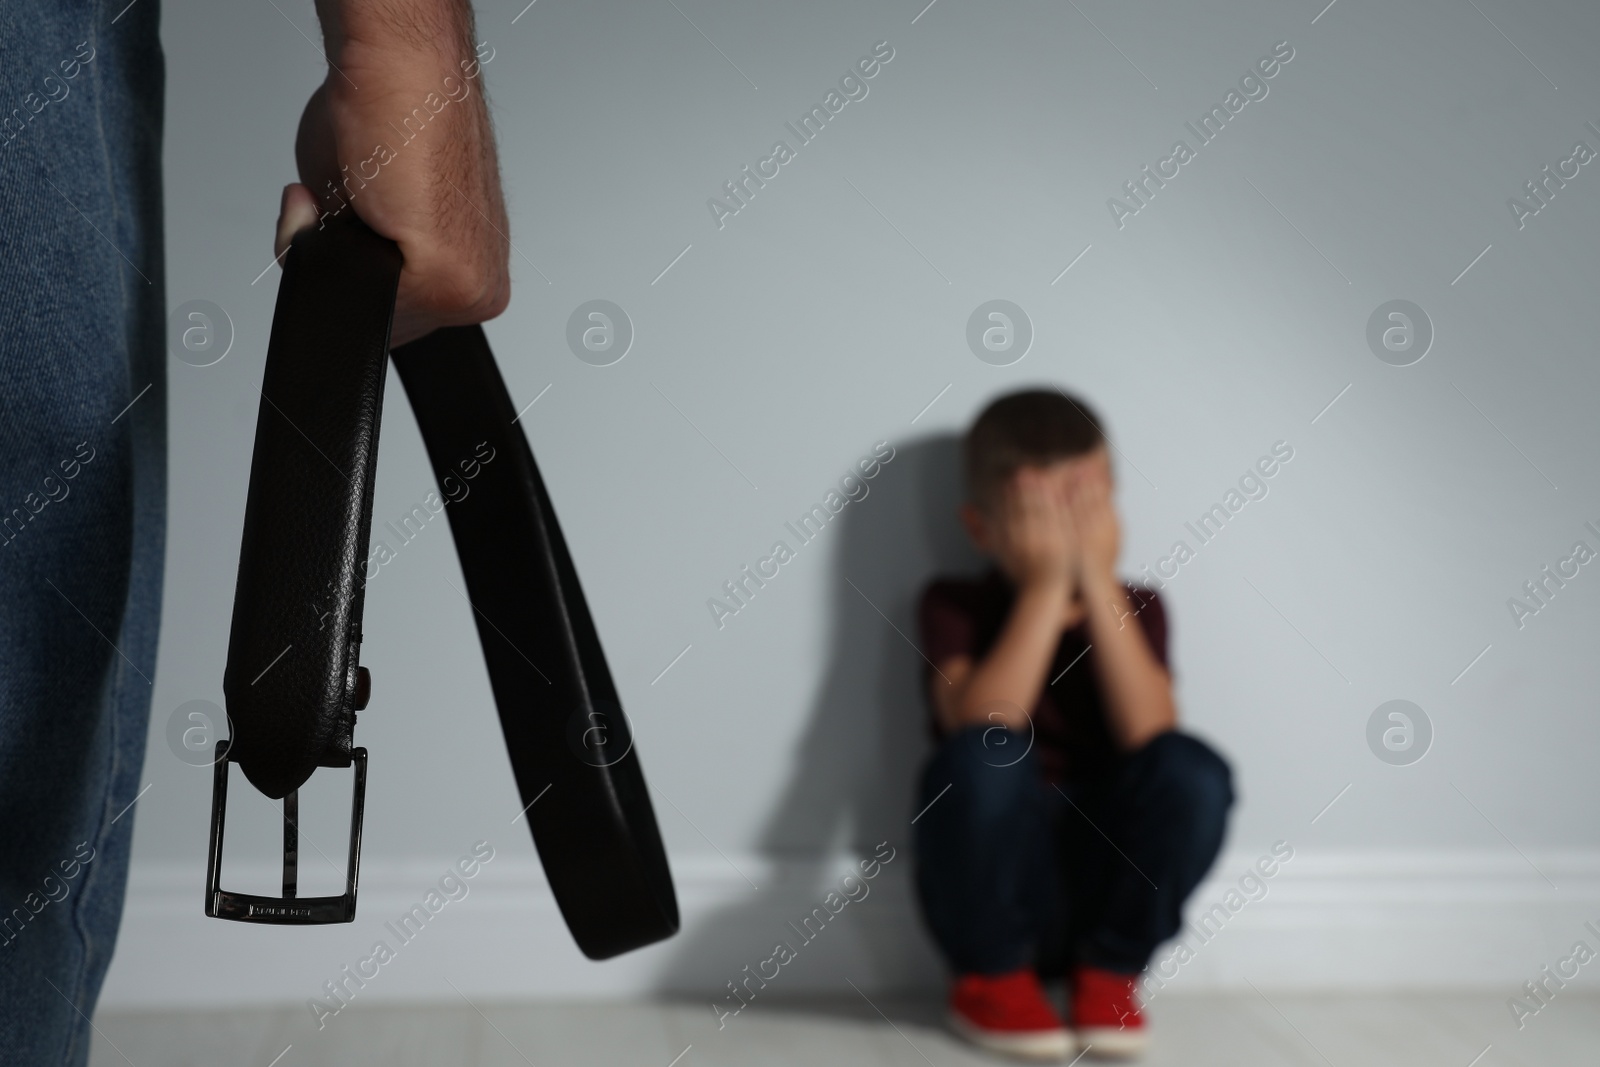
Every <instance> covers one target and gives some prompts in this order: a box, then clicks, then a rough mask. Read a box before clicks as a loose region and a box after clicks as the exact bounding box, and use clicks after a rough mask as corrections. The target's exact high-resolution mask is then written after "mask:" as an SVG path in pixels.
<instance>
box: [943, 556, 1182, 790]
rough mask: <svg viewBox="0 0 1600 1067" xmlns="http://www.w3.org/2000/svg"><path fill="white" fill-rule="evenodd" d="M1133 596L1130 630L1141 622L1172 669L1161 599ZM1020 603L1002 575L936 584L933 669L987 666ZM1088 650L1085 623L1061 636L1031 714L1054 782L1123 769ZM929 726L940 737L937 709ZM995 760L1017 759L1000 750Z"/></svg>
mask: <svg viewBox="0 0 1600 1067" xmlns="http://www.w3.org/2000/svg"><path fill="white" fill-rule="evenodd" d="M1127 589H1128V599H1129V601H1130V602H1131V603H1132V606H1133V610H1134V614H1133V615H1131V616H1129V617H1127V618H1125V619H1124V620H1123V623H1124V624H1125V625H1132V624H1133V623H1135V622H1137V623H1138V625H1139V627H1140V629H1141V630H1142V631H1143V633H1144V636H1145V640H1146V641H1148V642H1149V643H1150V649H1151V651H1153V652H1154V653H1155V656H1156V658H1157V659H1158V660H1160V661H1161V665H1162V666H1164V667H1168V664H1167V613H1166V609H1165V607H1164V606H1163V605H1162V603H1161V598H1160V597H1158V596H1157V595H1156V594H1155V592H1153V591H1152V590H1149V589H1141V588H1139V587H1136V586H1131V585H1130V586H1128V587H1127ZM1015 596H1016V590H1015V589H1014V588H1013V587H1012V585H1011V583H1010V582H1009V581H1008V580H1007V579H1006V577H1005V576H1004V575H1003V574H1001V573H1000V571H999V570H998V569H991V570H990V571H989V572H988V573H986V574H985V575H983V577H981V578H941V579H938V580H936V581H934V582H933V583H932V584H930V585H929V586H928V588H927V589H926V590H925V591H924V592H923V594H922V603H921V605H920V607H919V608H918V612H917V621H918V626H919V629H920V630H921V633H922V651H923V654H924V655H926V656H927V657H928V659H930V660H932V661H933V662H934V663H943V662H944V661H945V660H947V659H949V658H950V657H952V656H960V655H966V656H971V657H972V658H973V659H975V660H977V659H982V658H983V657H984V656H985V655H986V654H987V653H988V651H989V649H990V647H991V646H992V645H993V644H994V642H995V639H996V638H998V637H999V636H1000V630H1001V628H1002V627H1003V626H1004V625H1005V622H1006V617H1007V616H1008V615H1009V614H1010V611H1011V603H1012V600H1013V599H1014V598H1015ZM1088 648H1089V645H1088V625H1087V623H1086V622H1084V623H1079V624H1078V625H1077V626H1075V627H1073V628H1072V629H1070V630H1067V631H1065V632H1064V633H1063V634H1062V635H1061V643H1060V644H1059V645H1057V646H1056V655H1055V660H1054V661H1053V662H1052V663H1051V665H1050V672H1049V673H1048V674H1047V675H1046V676H1045V687H1044V692H1043V693H1041V694H1040V696H1039V702H1038V704H1036V705H1034V707H1033V710H1032V718H1033V730H1034V737H1033V748H1034V751H1035V752H1036V753H1037V755H1038V758H1039V766H1040V769H1041V771H1043V773H1044V776H1045V778H1046V779H1047V780H1049V781H1052V782H1060V781H1082V780H1087V779H1094V778H1097V777H1100V776H1101V775H1103V774H1105V773H1107V772H1109V771H1110V770H1111V769H1112V768H1113V767H1115V766H1116V764H1117V763H1118V762H1120V754H1119V753H1118V751H1117V748H1116V745H1115V743H1114V742H1113V741H1112V739H1111V732H1110V729H1109V727H1108V726H1107V723H1106V712H1105V702H1104V698H1103V697H1102V695H1101V692H1100V684H1099V679H1098V678H1097V677H1096V675H1095V671H1094V665H1093V663H1092V662H1091V660H1093V658H1094V652H1093V651H1092V650H1089V651H1088V652H1087V654H1085V651H1086V650H1087V649H1088ZM1168 669H1169V670H1170V669H1171V668H1170V667H1168ZM924 673H925V675H926V677H927V678H929V679H932V683H931V684H934V685H937V684H941V683H940V682H939V676H938V675H937V674H935V673H934V671H933V669H932V668H931V667H930V668H929V669H928V670H927V671H926V672H924ZM929 723H930V725H931V728H932V730H933V732H934V735H935V736H938V734H939V732H940V731H939V725H938V719H937V717H936V716H935V715H934V714H933V709H932V706H931V705H930V707H929ZM996 758H997V759H1001V758H1004V759H1011V758H1012V757H1011V756H1010V755H1009V754H1007V753H1003V752H1002V751H1000V750H997V751H996Z"/></svg>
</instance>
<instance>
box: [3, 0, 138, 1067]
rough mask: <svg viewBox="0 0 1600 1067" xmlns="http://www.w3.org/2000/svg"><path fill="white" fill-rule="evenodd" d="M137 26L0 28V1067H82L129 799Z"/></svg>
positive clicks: (78, 9) (59, 11) (78, 4)
mask: <svg viewBox="0 0 1600 1067" xmlns="http://www.w3.org/2000/svg"><path fill="white" fill-rule="evenodd" d="M157 21H158V20H157V0H137V2H136V3H134V4H133V5H132V6H129V5H128V3H127V0H106V2H105V3H101V2H98V0H5V3H4V5H3V6H0V1062H3V1063H7V1064H11V1063H15V1064H29V1065H34V1064H40V1065H51V1067H54V1065H57V1064H83V1063H85V1062H86V1061H87V1058H88V1052H89V1041H90V1037H91V1033H92V1032H91V1029H90V1025H89V1017H90V1016H92V1015H93V1014H94V1005H95V998H96V996H97V995H98V993H99V990H100V984H101V981H102V979H103V978H104V976H105V971H106V967H107V965H108V964H109V963H110V960H111V952H112V947H113V945H114V943H115V940H116V932H117V922H118V919H119V917H120V914H121V910H122V897H123V883H124V881H125V878H126V874H127V861H128V849H129V843H130V840H131V838H132V834H133V821H134V818H135V814H136V809H131V808H129V805H130V803H131V802H132V801H133V800H134V798H135V797H136V796H137V795H138V794H139V790H140V777H139V776H140V769H141V766H142V764H143V762H144V743H145V733H146V724H147V720H148V717H149V710H150V695H151V680H152V679H153V678H154V676H155V658H156V636H157V629H158V626H157V621H158V614H159V611H160V605H161V570H162V560H163V555H164V547H163V541H164V530H165V527H164V524H165V504H166V473H165V462H166V363H165V352H164V349H165V341H164V332H165V325H164V319H165V303H166V298H165V294H164V292H163V289H162V274H163V264H162V251H161V236H162V222H161V189H160V179H161V170H160V164H161V120H162V94H163V81H164V72H163V66H162V58H161V50H160V43H159V40H158V35H157ZM130 405H131V406H130Z"/></svg>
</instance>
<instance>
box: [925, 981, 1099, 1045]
mask: <svg viewBox="0 0 1600 1067" xmlns="http://www.w3.org/2000/svg"><path fill="white" fill-rule="evenodd" d="M950 1026H951V1028H952V1029H953V1030H955V1032H956V1033H958V1034H960V1035H961V1036H962V1037H964V1038H966V1039H967V1040H968V1041H970V1042H972V1043H973V1044H974V1045H977V1046H978V1047H979V1048H983V1049H988V1050H989V1051H990V1052H999V1053H1002V1054H1004V1055H1007V1056H1015V1057H1017V1058H1018V1059H1025V1060H1064V1059H1066V1057H1067V1055H1068V1053H1069V1052H1070V1051H1071V1049H1072V1034H1071V1033H1069V1032H1068V1030H1067V1028H1066V1027H1065V1026H1063V1025H1061V1017H1060V1016H1058V1015H1057V1014H1056V1013H1055V1009H1053V1008H1051V1007H1050V1002H1049V1001H1048V1000H1046V999H1045V996H1044V990H1043V988H1041V987H1040V985H1039V976H1038V975H1036V974H1034V973H1033V971H1032V970H1031V969H1029V968H1024V969H1022V970H1020V971H1012V972H1011V973H1009V974H964V975H961V976H960V977H959V978H957V979H956V983H955V988H953V989H952V990H951V991H950Z"/></svg>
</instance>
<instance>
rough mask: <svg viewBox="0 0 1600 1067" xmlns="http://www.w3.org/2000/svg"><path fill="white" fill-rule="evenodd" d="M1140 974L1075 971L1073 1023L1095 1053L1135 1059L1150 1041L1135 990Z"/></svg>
mask: <svg viewBox="0 0 1600 1067" xmlns="http://www.w3.org/2000/svg"><path fill="white" fill-rule="evenodd" d="M1138 985H1139V976H1138V975H1137V974H1118V973H1116V972H1115V971H1102V970H1101V969H1100V968H1098V967H1079V968H1078V969H1077V970H1076V971H1075V972H1073V981H1072V1025H1073V1026H1074V1027H1075V1028H1076V1029H1077V1031H1078V1041H1079V1042H1080V1043H1081V1045H1082V1046H1083V1049H1084V1051H1086V1052H1088V1053H1089V1054H1090V1055H1091V1056H1097V1057H1107V1058H1111V1059H1132V1058H1133V1057H1135V1056H1138V1055H1139V1054H1140V1053H1142V1052H1144V1050H1145V1047H1146V1046H1148V1045H1149V1043H1150V1035H1149V1034H1147V1033H1146V1032H1145V1028H1144V1016H1143V1015H1142V1014H1141V1013H1140V1011H1139V1002H1138V1000H1137V999H1135V996H1134V993H1135V991H1136V989H1137V988H1138Z"/></svg>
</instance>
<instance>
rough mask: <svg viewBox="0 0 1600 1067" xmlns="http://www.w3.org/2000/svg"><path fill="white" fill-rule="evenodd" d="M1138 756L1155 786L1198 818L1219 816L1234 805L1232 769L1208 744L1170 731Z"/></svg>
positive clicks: (1187, 735) (1152, 742)
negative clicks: (1147, 767) (1147, 766)
mask: <svg viewBox="0 0 1600 1067" xmlns="http://www.w3.org/2000/svg"><path fill="white" fill-rule="evenodd" d="M1139 755H1140V756H1141V757H1142V758H1144V759H1146V760H1148V761H1149V768H1150V781H1151V782H1152V784H1153V786H1154V788H1155V789H1156V790H1157V791H1158V792H1160V793H1163V794H1166V795H1168V796H1170V797H1171V798H1172V799H1173V800H1174V802H1176V803H1178V804H1180V805H1182V807H1183V808H1184V809H1185V810H1188V811H1190V812H1193V813H1194V814H1195V815H1196V816H1197V817H1200V818H1205V817H1211V818H1220V817H1221V816H1222V815H1224V814H1226V813H1227V810H1228V809H1229V808H1230V807H1231V806H1232V805H1233V772H1232V771H1231V770H1230V769H1229V767H1228V762H1227V761H1226V760H1224V759H1223V758H1222V757H1221V756H1220V755H1218V754H1217V752H1216V750H1215V749H1213V748H1212V747H1211V746H1210V745H1208V744H1206V743H1205V742H1204V741H1201V740H1200V739H1199V738H1197V737H1193V736H1190V735H1189V734H1185V733H1179V732H1178V731H1176V730H1170V731H1168V732H1167V733H1164V734H1161V735H1160V736H1159V737H1156V738H1155V739H1153V740H1152V741H1151V742H1150V743H1149V744H1148V745H1147V746H1146V747H1145V749H1143V750H1142V751H1141V752H1140V753H1139Z"/></svg>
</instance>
